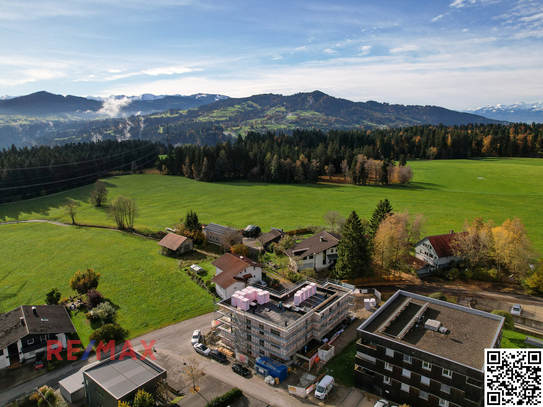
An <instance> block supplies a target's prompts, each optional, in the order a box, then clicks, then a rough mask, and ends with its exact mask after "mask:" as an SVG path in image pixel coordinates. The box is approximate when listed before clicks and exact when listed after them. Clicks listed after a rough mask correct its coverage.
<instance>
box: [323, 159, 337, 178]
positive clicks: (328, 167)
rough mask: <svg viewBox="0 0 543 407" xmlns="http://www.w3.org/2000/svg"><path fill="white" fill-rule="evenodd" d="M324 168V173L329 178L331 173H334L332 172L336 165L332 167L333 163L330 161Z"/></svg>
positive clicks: (334, 170)
mask: <svg viewBox="0 0 543 407" xmlns="http://www.w3.org/2000/svg"><path fill="white" fill-rule="evenodd" d="M324 170H325V171H326V175H328V176H329V177H330V179H332V175H334V173H335V172H336V167H334V165H333V164H332V163H330V164H328V165H327V166H326V168H325V169H324Z"/></svg>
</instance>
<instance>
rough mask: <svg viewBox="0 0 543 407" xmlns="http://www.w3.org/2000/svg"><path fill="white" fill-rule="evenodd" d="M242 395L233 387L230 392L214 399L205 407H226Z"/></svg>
mask: <svg viewBox="0 0 543 407" xmlns="http://www.w3.org/2000/svg"><path fill="white" fill-rule="evenodd" d="M242 395H243V392H242V391H241V390H240V389H238V388H237V387H234V388H233V389H232V390H229V391H227V392H226V393H224V394H223V395H222V396H219V397H215V398H214V399H213V400H211V401H210V402H209V403H207V404H206V405H205V407H227V406H228V405H230V404H231V403H233V402H234V401H236V400H237V399H239V398H240V397H241V396H242Z"/></svg>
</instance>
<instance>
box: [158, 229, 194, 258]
mask: <svg viewBox="0 0 543 407" xmlns="http://www.w3.org/2000/svg"><path fill="white" fill-rule="evenodd" d="M158 245H159V246H161V247H163V248H165V249H167V250H168V253H169V254H176V255H177V254H181V253H186V252H190V251H191V250H192V249H193V248H194V243H193V241H192V239H190V238H188V237H185V236H180V235H177V234H175V233H168V234H167V235H166V236H164V238H163V239H162V240H161V241H160V242H158Z"/></svg>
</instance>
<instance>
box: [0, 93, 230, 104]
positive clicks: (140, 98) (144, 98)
mask: <svg viewBox="0 0 543 407" xmlns="http://www.w3.org/2000/svg"><path fill="white" fill-rule="evenodd" d="M85 97H86V98H87V99H91V100H98V101H100V102H103V101H105V100H107V99H114V100H121V99H129V100H131V101H136V100H137V101H150V100H159V99H164V98H166V97H178V98H189V99H202V98H208V99H209V98H213V100H214V101H215V102H216V101H217V100H223V99H228V98H229V97H228V96H224V95H218V94H208V93H197V94H194V95H188V96H185V95H180V94H175V95H153V94H152V93H144V94H142V95H139V96H126V95H111V96H107V97H103V96H85ZM0 99H1V97H0Z"/></svg>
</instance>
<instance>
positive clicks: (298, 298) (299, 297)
mask: <svg viewBox="0 0 543 407" xmlns="http://www.w3.org/2000/svg"><path fill="white" fill-rule="evenodd" d="M302 301H303V300H302V292H301V291H296V293H295V294H294V305H295V306H296V307H297V306H299V305H300V304H301V303H302Z"/></svg>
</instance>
